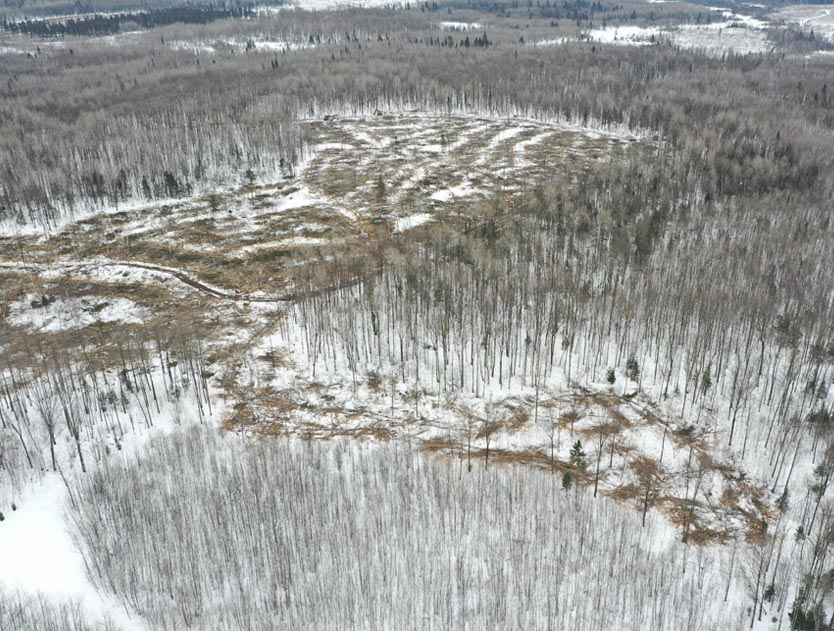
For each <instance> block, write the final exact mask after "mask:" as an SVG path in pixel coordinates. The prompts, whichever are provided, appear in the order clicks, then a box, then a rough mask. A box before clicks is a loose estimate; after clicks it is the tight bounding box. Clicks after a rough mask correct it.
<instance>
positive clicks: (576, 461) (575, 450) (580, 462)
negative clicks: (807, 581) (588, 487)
mask: <svg viewBox="0 0 834 631" xmlns="http://www.w3.org/2000/svg"><path fill="white" fill-rule="evenodd" d="M585 458H586V455H585V450H584V449H582V441H581V440H577V441H576V442H575V443H574V444H573V447H571V448H570V466H572V467H574V468H575V469H579V470H580V471H584V470H585V467H587V466H588V464H587V462H586V461H585Z"/></svg>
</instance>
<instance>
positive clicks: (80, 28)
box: [3, 5, 255, 37]
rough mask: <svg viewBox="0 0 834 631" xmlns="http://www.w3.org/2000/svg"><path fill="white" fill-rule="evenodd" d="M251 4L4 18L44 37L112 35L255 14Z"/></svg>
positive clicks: (9, 25)
mask: <svg viewBox="0 0 834 631" xmlns="http://www.w3.org/2000/svg"><path fill="white" fill-rule="evenodd" d="M254 16H255V10H254V9H253V7H252V6H240V7H228V8H227V7H211V6H195V5H191V6H181V7H171V8H168V9H153V10H150V11H141V12H136V13H133V12H127V13H115V14H110V15H90V16H83V17H78V18H70V19H67V20H54V19H38V20H22V21H19V22H16V21H8V20H5V19H4V20H3V29H4V30H6V31H11V32H13V33H27V34H29V35H39V36H41V37H63V36H65V35H112V34H113V33H118V32H119V31H120V30H121V29H122V25H123V24H130V25H131V28H135V27H137V26H138V27H139V28H145V29H150V28H154V27H157V26H167V25H169V24H174V23H175V22H183V23H187V24H208V23H209V22H214V21H215V20H220V19H224V18H246V17H254Z"/></svg>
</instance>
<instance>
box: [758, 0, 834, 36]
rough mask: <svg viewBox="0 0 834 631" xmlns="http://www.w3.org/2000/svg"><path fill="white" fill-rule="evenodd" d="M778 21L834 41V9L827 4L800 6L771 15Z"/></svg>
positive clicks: (779, 10) (782, 9) (790, 7)
mask: <svg viewBox="0 0 834 631" xmlns="http://www.w3.org/2000/svg"><path fill="white" fill-rule="evenodd" d="M771 17H772V18H773V19H774V20H776V21H781V22H786V23H788V24H794V25H796V26H799V27H800V28H801V29H802V30H803V31H805V32H806V33H810V32H811V31H813V32H814V35H817V36H820V37H823V38H826V39H828V40H829V41H834V7H832V6H831V5H825V4H798V5H793V6H789V7H783V8H781V9H778V10H776V11H775V12H773V13H772V14H771Z"/></svg>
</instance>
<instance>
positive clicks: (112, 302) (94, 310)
mask: <svg viewBox="0 0 834 631" xmlns="http://www.w3.org/2000/svg"><path fill="white" fill-rule="evenodd" d="M147 315H148V314H147V312H146V311H145V310H143V309H142V308H141V307H139V306H138V305H136V304H135V303H134V302H133V301H131V300H128V299H127V298H108V299H106V300H104V299H102V300H91V299H89V298H75V297H67V296H42V295H37V294H28V295H27V296H24V297H22V298H21V299H19V300H18V301H16V302H12V303H11V304H10V314H9V316H8V321H9V323H10V324H11V325H13V326H17V327H24V328H29V329H32V330H36V331H42V332H55V331H65V330H68V329H81V328H84V327H86V326H90V325H91V324H97V323H98V324H104V323H107V322H123V323H133V324H138V323H141V322H143V321H144V320H145V319H146V318H147Z"/></svg>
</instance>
